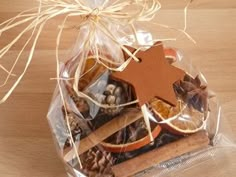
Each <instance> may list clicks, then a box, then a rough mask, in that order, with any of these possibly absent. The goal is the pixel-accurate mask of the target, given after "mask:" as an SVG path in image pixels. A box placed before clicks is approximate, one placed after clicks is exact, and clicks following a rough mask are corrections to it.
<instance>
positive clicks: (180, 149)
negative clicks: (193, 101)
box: [112, 131, 209, 177]
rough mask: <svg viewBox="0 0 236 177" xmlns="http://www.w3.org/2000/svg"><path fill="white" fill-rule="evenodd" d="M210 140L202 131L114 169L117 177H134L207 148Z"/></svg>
mask: <svg viewBox="0 0 236 177" xmlns="http://www.w3.org/2000/svg"><path fill="white" fill-rule="evenodd" d="M208 145H209V138H208V135H207V132H206V131H200V132H198V133H195V134H193V135H190V136H188V137H185V138H182V139H180V140H178V141H175V142H173V143H170V144H167V145H164V146H162V147H160V148H157V149H154V150H152V151H149V152H147V153H145V154H142V155H140V156H137V157H135V158H133V159H130V160H128V161H125V162H123V163H120V164H118V165H115V166H113V167H112V170H113V172H114V174H115V176H116V177H126V176H132V175H134V174H136V173H138V172H141V171H143V170H145V169H148V168H150V167H152V166H154V165H156V164H159V163H161V162H164V161H167V160H170V159H172V158H176V157H178V156H181V155H183V154H185V153H188V152H191V151H196V150H199V149H202V148H204V147H207V146H208Z"/></svg>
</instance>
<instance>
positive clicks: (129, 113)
mask: <svg viewBox="0 0 236 177" xmlns="http://www.w3.org/2000/svg"><path fill="white" fill-rule="evenodd" d="M142 117H143V115H142V113H141V111H140V110H139V109H127V110H126V111H124V112H123V113H122V114H121V115H119V116H117V117H115V118H114V119H112V120H111V121H109V122H107V123H106V124H104V125H103V126H102V127H100V128H98V129H97V130H95V131H94V132H93V133H91V134H89V135H88V136H87V137H86V138H83V139H82V140H81V141H80V143H79V148H78V153H79V155H80V154H82V153H84V152H86V151H87V150H89V149H91V148H92V147H94V146H96V145H97V144H99V143H100V142H102V141H103V140H105V139H106V138H108V137H109V136H111V135H112V134H114V133H116V132H117V131H119V130H120V129H122V128H124V127H126V126H128V125H130V124H132V123H133V122H135V121H136V120H138V119H140V118H142ZM64 154H65V156H64V159H65V160H67V161H70V160H71V159H73V157H74V154H75V153H74V150H73V148H71V147H70V148H67V149H65V150H64Z"/></svg>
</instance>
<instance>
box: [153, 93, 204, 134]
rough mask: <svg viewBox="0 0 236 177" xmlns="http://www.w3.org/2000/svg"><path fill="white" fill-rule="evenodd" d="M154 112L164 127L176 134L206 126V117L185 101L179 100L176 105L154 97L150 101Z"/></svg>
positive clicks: (186, 132) (195, 130)
mask: <svg viewBox="0 0 236 177" xmlns="http://www.w3.org/2000/svg"><path fill="white" fill-rule="evenodd" d="M150 106H151V108H152V110H153V112H154V113H155V115H156V118H157V119H158V121H164V123H161V125H162V126H163V127H165V128H166V129H168V130H169V131H170V132H172V133H175V134H191V133H195V132H197V131H199V130H201V129H202V128H203V126H204V121H205V117H204V114H203V113H202V112H199V111H198V110H196V109H193V108H192V107H189V106H187V105H186V104H185V103H184V102H183V101H181V100H178V103H177V105H176V106H175V107H172V106H171V105H169V104H167V103H165V102H163V101H162V100H160V99H157V98H155V99H153V100H152V102H151V103H150Z"/></svg>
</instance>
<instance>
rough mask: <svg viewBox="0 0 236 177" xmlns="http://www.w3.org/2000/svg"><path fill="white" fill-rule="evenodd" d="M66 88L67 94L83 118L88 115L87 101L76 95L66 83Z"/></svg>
mask: <svg viewBox="0 0 236 177" xmlns="http://www.w3.org/2000/svg"><path fill="white" fill-rule="evenodd" d="M66 88H67V91H68V94H69V96H70V97H71V99H72V100H73V101H74V103H75V105H76V107H77V108H78V110H79V112H80V113H81V114H82V115H83V116H84V118H87V117H89V105H88V103H87V101H86V100H85V99H84V98H81V97H78V96H77V94H76V93H75V91H74V90H73V89H72V88H71V87H69V86H68V85H67V86H66Z"/></svg>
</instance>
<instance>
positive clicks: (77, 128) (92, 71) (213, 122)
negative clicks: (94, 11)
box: [48, 31, 233, 177]
mask: <svg viewBox="0 0 236 177" xmlns="http://www.w3.org/2000/svg"><path fill="white" fill-rule="evenodd" d="M147 36H148V37H147ZM127 39H132V40H133V39H134V36H131V35H130V36H127V37H126V40H125V42H128V44H129V45H130V44H132V40H127ZM139 39H140V41H142V44H140V45H145V44H146V43H148V41H149V40H151V39H152V34H151V33H147V32H144V31H142V32H141V33H139ZM145 40H147V41H145ZM103 43H104V44H103ZM125 44H126V43H124V45H125ZM100 45H101V48H103V47H104V46H105V49H104V48H103V49H102V50H101V51H100V50H98V51H99V52H101V53H100V55H101V56H102V55H104V56H105V57H104V58H109V57H110V58H113V57H114V58H116V54H119V55H118V56H117V58H120V53H121V52H120V49H118V48H114V47H113V46H114V45H111V44H109V43H107V41H106V40H102V36H101V40H99V45H98V46H99V48H100ZM147 45H148V44H147ZM82 46H83V44H81V46H80V44H79V45H78V46H76V47H78V48H79V49H80V50H78V51H79V52H78V53H79V54H78V55H76V56H77V57H74V58H73V59H70V60H68V61H67V62H66V63H65V64H62V65H61V75H60V77H61V78H63V80H62V81H61V82H60V85H61V89H62V90H63V95H64V100H65V105H66V110H65V108H64V106H63V102H62V100H61V95H60V93H59V91H58V89H56V91H55V94H54V97H53V100H52V104H51V107H50V110H49V113H48V120H49V123H50V125H51V128H52V132H53V134H54V137H55V140H56V141H55V142H56V144H57V149H58V152H59V154H60V155H61V157H62V159H63V161H64V162H65V164H67V165H66V167H67V169H68V174H70V175H71V176H75V177H77V176H89V177H90V176H91V177H92V176H162V175H167V174H168V173H170V172H173V171H175V170H177V169H181V168H182V169H183V168H189V167H191V166H192V165H196V164H198V163H199V162H200V161H201V162H202V161H204V160H209V158H208V157H210V156H214V154H215V151H217V149H218V147H222V143H223V146H224V141H225V139H224V137H223V138H222V132H220V125H221V123H220V119H221V108H220V105H219V103H218V100H217V98H216V95H215V94H214V93H213V92H212V91H211V90H210V89H209V88H208V87H207V80H206V78H205V77H204V75H203V74H202V73H201V72H200V71H199V70H197V69H195V68H194V67H193V66H192V64H191V62H190V61H189V60H187V59H186V58H185V57H184V56H183V55H182V53H181V52H179V51H176V49H173V48H169V47H167V46H166V47H164V53H165V55H166V60H167V61H168V63H169V64H171V65H174V66H176V67H178V68H181V69H183V70H184V71H185V72H186V75H185V77H184V79H183V80H182V81H178V82H176V83H174V84H173V89H174V90H175V94H176V96H177V98H178V103H177V105H176V106H171V105H170V104H168V103H166V102H165V101H163V100H161V99H159V98H153V99H152V100H150V101H149V102H148V103H147V108H148V110H149V111H148V112H149V113H151V114H152V116H150V117H149V118H150V124H151V131H152V136H153V138H154V140H153V141H152V140H151V138H150V137H149V132H148V129H147V125H146V122H145V119H143V114H142V111H141V108H140V106H139V105H138V104H137V102H135V100H136V95H135V89H134V88H133V86H132V85H131V84H129V83H127V82H123V81H121V80H117V79H116V78H114V77H113V76H112V74H113V73H114V72H119V71H111V70H109V67H105V66H106V65H103V64H101V63H98V62H97V60H96V59H95V58H93V57H91V56H94V55H93V53H92V51H87V52H86V54H84V51H83V47H82ZM111 46H112V49H111V48H110V47H111ZM116 49H117V51H116ZM110 50H111V54H110V53H109V51H110ZM81 57H82V58H81ZM83 57H85V58H87V59H85V60H84V58H83ZM81 60H84V61H85V62H84V63H83V64H82V67H81V68H83V69H82V72H81V73H80V74H81V75H80V81H79V83H78V90H79V91H80V92H82V93H83V94H85V95H86V97H83V94H81V96H78V95H77V94H76V92H75V91H74V89H73V84H74V81H73V79H71V78H72V77H73V76H74V74H75V72H76V69H77V68H78V66H79V63H80V61H81ZM108 65H109V64H108ZM151 79H152V80H153V81H154V82H155V76H154V77H153V78H151ZM80 92H79V93H80ZM87 96H88V97H87ZM93 100H95V101H96V102H94V101H93ZM97 102H98V103H99V104H97ZM129 103H132V104H129ZM126 104H127V105H126ZM65 111H67V112H66V113H65ZM66 116H67V118H66ZM153 118H154V119H155V120H153ZM67 121H68V122H67ZM67 125H70V127H69V128H68V126H67ZM69 131H71V135H72V137H73V141H74V143H75V144H74V145H75V146H76V150H77V152H78V155H76V153H75V149H74V147H73V141H72V140H71V138H70V137H71V136H70V133H69ZM229 142H230V141H229ZM231 145H232V147H233V144H231ZM79 161H80V162H79ZM79 163H81V165H79Z"/></svg>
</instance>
